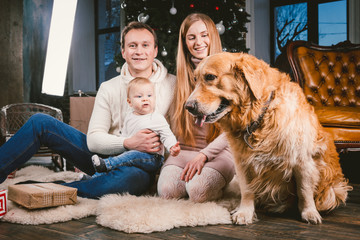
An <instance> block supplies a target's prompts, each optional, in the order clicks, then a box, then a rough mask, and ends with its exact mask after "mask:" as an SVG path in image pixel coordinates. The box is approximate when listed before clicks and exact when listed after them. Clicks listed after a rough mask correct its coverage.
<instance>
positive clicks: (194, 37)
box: [185, 20, 210, 59]
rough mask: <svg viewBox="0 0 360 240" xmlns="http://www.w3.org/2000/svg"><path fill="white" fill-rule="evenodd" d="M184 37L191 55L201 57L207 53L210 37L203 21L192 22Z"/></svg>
mask: <svg viewBox="0 0 360 240" xmlns="http://www.w3.org/2000/svg"><path fill="white" fill-rule="evenodd" d="M185 38H186V46H187V48H188V50H189V52H190V54H191V55H192V56H194V57H196V58H199V59H203V58H205V57H207V56H208V55H209V47H210V38H209V33H208V30H207V28H206V25H205V23H204V22H203V21H201V20H199V21H196V22H194V23H193V24H192V25H191V26H190V28H189V30H188V32H187V33H186V37H185Z"/></svg>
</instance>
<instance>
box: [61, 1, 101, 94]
mask: <svg viewBox="0 0 360 240" xmlns="http://www.w3.org/2000/svg"><path fill="white" fill-rule="evenodd" d="M95 63H96V61H95V13H94V0H78V5H77V9H76V16H75V22H74V32H73V37H72V42H71V52H70V59H69V66H68V81H69V82H68V91H67V94H68V95H72V94H74V93H77V91H78V90H81V91H82V92H95V91H96V64H95Z"/></svg>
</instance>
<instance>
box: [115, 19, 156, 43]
mask: <svg viewBox="0 0 360 240" xmlns="http://www.w3.org/2000/svg"><path fill="white" fill-rule="evenodd" d="M133 29H146V30H148V31H149V32H150V33H151V34H152V35H153V37H154V42H155V46H154V48H156V47H157V46H158V39H157V36H156V33H155V31H154V29H152V28H151V27H150V26H149V25H147V24H146V23H143V22H136V21H134V22H130V23H129V24H128V25H127V26H126V27H125V28H124V29H123V31H122V32H121V49H124V47H125V36H126V34H127V33H128V32H129V31H130V30H133Z"/></svg>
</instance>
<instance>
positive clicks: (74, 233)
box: [0, 156, 360, 240]
mask: <svg viewBox="0 0 360 240" xmlns="http://www.w3.org/2000/svg"><path fill="white" fill-rule="evenodd" d="M356 162H357V164H356V165H352V169H351V170H352V171H351V172H352V173H354V176H357V177H359V170H360V168H359V166H358V165H359V164H358V163H359V162H360V158H358V156H357V157H356ZM354 166H355V167H356V168H355V167H354ZM359 183H360V182H359V181H358V178H354V183H352V184H351V185H353V186H354V190H353V191H352V192H350V194H349V199H348V202H347V205H346V206H342V207H340V208H338V209H335V210H334V211H332V212H331V213H329V214H328V215H323V223H322V224H320V225H311V224H306V223H304V222H302V221H301V220H300V218H299V215H295V216H286V215H275V216H274V215H269V214H264V213H258V217H259V221H258V222H256V223H254V224H252V225H249V226H237V225H215V226H205V227H184V228H176V229H172V230H169V231H166V232H156V233H151V234H127V233H124V232H119V231H115V230H111V229H109V228H105V227H102V226H100V225H97V224H96V222H95V217H88V218H83V219H80V220H74V221H69V222H65V223H57V224H51V225H38V226H26V225H19V224H11V223H5V222H0V239H1V240H2V239H9V240H10V239H11V240H13V239H21V240H27V239H41V240H46V239H52V240H53V239H101V240H106V239H316V240H319V239H320V240H325V239H326V240H329V239H330V240H331V239H334V240H335V239H360V184H359Z"/></svg>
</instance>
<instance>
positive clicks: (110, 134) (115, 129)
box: [87, 59, 176, 155]
mask: <svg viewBox="0 0 360 240" xmlns="http://www.w3.org/2000/svg"><path fill="white" fill-rule="evenodd" d="M132 79H134V77H132V76H131V75H130V73H129V70H128V66H127V64H126V63H125V64H124V65H123V67H122V69H121V74H120V75H119V76H117V77H114V78H112V79H110V80H108V81H106V82H103V83H102V84H101V86H100V88H99V91H98V92H97V95H96V99H95V104H94V109H93V112H92V115H91V118H90V122H89V128H88V133H87V145H88V148H89V150H90V151H91V152H94V153H99V154H105V155H115V154H119V153H122V152H124V151H125V148H124V145H123V143H124V140H125V138H124V137H120V130H121V128H122V126H123V123H124V119H125V115H126V113H127V112H129V111H130V110H131V109H130V107H129V105H128V103H127V102H126V88H127V85H128V83H129V82H130V81H131V80H132ZM149 79H150V80H151V81H152V82H153V83H154V86H155V94H156V108H155V110H156V111H157V112H159V113H161V114H162V115H165V114H166V113H167V110H168V108H169V106H170V103H171V101H172V98H173V92H174V86H175V82H176V77H175V76H174V75H172V74H169V73H168V72H167V69H166V68H165V67H164V65H163V64H162V63H161V62H160V61H159V60H157V59H155V60H154V63H153V74H152V75H151V77H150V78H149Z"/></svg>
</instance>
